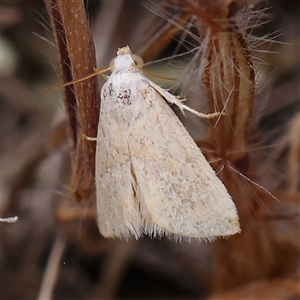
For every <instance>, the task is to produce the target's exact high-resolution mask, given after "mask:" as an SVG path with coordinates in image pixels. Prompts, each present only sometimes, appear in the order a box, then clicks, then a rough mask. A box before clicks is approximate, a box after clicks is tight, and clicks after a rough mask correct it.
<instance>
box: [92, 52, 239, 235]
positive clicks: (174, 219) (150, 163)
mask: <svg viewBox="0 0 300 300" xmlns="http://www.w3.org/2000/svg"><path fill="white" fill-rule="evenodd" d="M162 97H164V98H165V99H166V100H167V101H169V102H171V103H175V104H176V105H178V106H179V108H181V109H182V108H184V107H183V106H181V104H180V103H181V102H180V101H179V100H178V99H177V98H176V97H175V96H173V95H171V94H170V93H168V92H167V91H165V90H163V89H162V88H160V87H159V86H157V85H156V84H154V83H153V82H152V81H150V80H149V79H148V78H147V77H145V76H144V75H143V74H142V73H141V72H140V71H139V70H138V69H137V68H136V67H135V66H134V62H133V60H132V58H131V52H130V50H129V48H128V47H124V48H121V50H119V52H118V56H117V58H116V59H115V60H114V71H113V73H112V74H111V75H110V77H109V79H108V80H107V82H106V83H105V84H104V85H103V87H102V90H101V98H102V102H101V112H100V122H99V129H98V137H97V158H96V188H97V210H98V224H99V228H100V231H101V233H102V234H103V235H104V236H106V237H121V238H122V237H123V238H129V237H130V236H131V235H134V236H135V238H138V237H140V236H141V235H142V234H147V235H150V236H153V237H161V236H164V235H165V236H168V237H170V238H175V239H181V240H184V239H187V240H188V239H190V238H197V239H213V238H214V237H217V236H228V235H232V234H235V233H238V232H240V227H239V221H238V215H237V211H236V207H235V204H234V203H233V201H232V200H231V197H230V195H229V194H228V192H227V190H226V188H225V187H224V185H223V184H222V182H221V181H220V180H219V178H218V177H217V176H216V174H215V173H214V171H213V170H212V168H211V166H210V165H209V163H208V162H207V161H206V159H205V157H204V156H203V154H202V153H201V151H200V150H199V148H198V147H197V145H196V144H195V142H194V141H193V139H192V138H191V136H190V135H189V133H188V132H187V131H186V129H185V128H184V126H183V125H182V123H181V122H180V121H179V119H178V118H177V116H176V115H175V114H174V113H173V111H172V110H171V109H170V108H169V106H168V105H167V104H166V102H165V100H164V99H163V98H162Z"/></svg>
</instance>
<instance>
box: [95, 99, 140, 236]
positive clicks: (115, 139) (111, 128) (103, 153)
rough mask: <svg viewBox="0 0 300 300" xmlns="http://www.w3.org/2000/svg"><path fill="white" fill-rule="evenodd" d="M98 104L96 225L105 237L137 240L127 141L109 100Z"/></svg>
mask: <svg viewBox="0 0 300 300" xmlns="http://www.w3.org/2000/svg"><path fill="white" fill-rule="evenodd" d="M102 104H103V105H105V108H103V107H102V109H101V112H100V121H99V126H98V136H97V149H96V193H97V212H98V226H99V229H100V232H101V234H102V235H103V236H105V237H118V238H122V237H123V238H129V237H131V235H134V236H135V237H136V238H138V237H139V236H140V235H141V234H142V224H141V217H140V214H139V210H138V204H137V202H136V200H135V188H136V187H135V186H136V183H135V181H134V178H133V176H132V172H131V160H130V154H129V149H128V143H127V138H126V136H125V133H124V130H123V129H122V126H121V124H120V120H119V119H118V116H117V115H116V114H117V113H118V111H117V110H116V108H115V107H114V106H113V104H112V101H111V99H109V98H107V99H103V102H102Z"/></svg>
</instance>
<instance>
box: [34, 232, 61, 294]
mask: <svg viewBox="0 0 300 300" xmlns="http://www.w3.org/2000/svg"><path fill="white" fill-rule="evenodd" d="M65 247H66V240H65V239H64V238H63V237H62V236H61V235H60V234H58V235H57V236H56V239H55V242H54V245H53V247H52V250H51V253H50V256H49V259H48V262H47V266H46V269H45V272H44V276H43V280H42V283H41V287H40V291H39V295H38V297H37V299H38V300H45V299H47V300H50V299H52V293H53V289H54V285H55V282H56V279H57V274H58V270H59V263H60V261H61V257H62V255H63V253H64V250H65Z"/></svg>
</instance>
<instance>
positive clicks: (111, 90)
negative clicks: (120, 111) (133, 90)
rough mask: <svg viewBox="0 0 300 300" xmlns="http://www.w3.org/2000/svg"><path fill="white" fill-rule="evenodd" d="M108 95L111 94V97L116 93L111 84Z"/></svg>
mask: <svg viewBox="0 0 300 300" xmlns="http://www.w3.org/2000/svg"><path fill="white" fill-rule="evenodd" d="M107 89H108V93H109V96H112V95H113V93H114V89H113V87H112V84H111V83H110V84H109V85H108V88H107Z"/></svg>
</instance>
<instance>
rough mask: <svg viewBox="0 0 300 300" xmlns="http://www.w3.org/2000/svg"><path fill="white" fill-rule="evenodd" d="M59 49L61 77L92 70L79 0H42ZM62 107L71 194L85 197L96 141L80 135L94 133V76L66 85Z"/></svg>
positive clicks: (80, 75) (91, 178)
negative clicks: (69, 155) (66, 128)
mask: <svg viewBox="0 0 300 300" xmlns="http://www.w3.org/2000/svg"><path fill="white" fill-rule="evenodd" d="M45 3H46V7H47V10H48V13H49V15H50V17H51V22H52V27H53V33H54V36H55V40H56V45H57V48H58V50H59V53H60V60H61V71H62V78H63V80H64V81H65V82H70V81H75V80H78V79H81V78H83V77H86V76H87V75H89V74H92V73H93V68H94V67H96V59H95V50H94V44H93V40H92V38H91V35H90V31H89V24H88V21H87V18H86V12H85V8H84V3H83V1H82V0H71V1H62V0H45ZM64 91H65V107H66V112H67V114H68V118H69V133H70V140H71V142H72V149H73V153H72V176H71V184H70V186H71V196H72V199H74V200H76V201H79V202H80V201H83V200H85V201H87V200H88V198H89V196H90V193H91V190H92V188H93V184H94V174H95V143H91V142H89V141H87V140H86V139H83V138H82V136H83V135H86V136H96V134H97V125H98V120H99V110H100V108H99V107H100V96H99V90H98V84H97V78H89V79H87V80H85V81H81V82H78V83H75V84H74V85H72V86H68V87H65V89H64Z"/></svg>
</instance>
